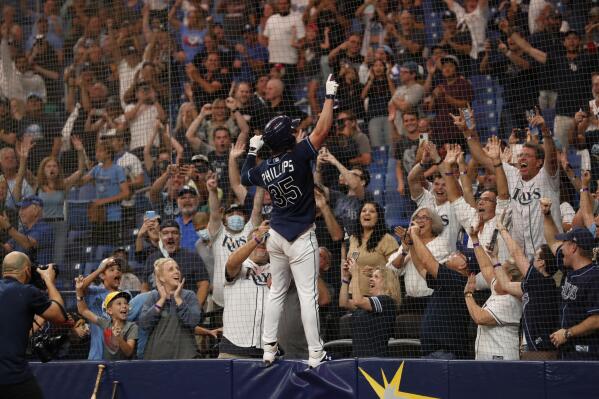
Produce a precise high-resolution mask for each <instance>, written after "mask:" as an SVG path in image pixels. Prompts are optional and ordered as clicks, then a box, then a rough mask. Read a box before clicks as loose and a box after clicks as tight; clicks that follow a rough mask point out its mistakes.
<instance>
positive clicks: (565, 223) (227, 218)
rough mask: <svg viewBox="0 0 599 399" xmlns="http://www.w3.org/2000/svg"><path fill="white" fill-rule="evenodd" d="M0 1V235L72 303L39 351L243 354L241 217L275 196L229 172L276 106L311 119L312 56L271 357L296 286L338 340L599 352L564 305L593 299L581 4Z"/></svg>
mask: <svg viewBox="0 0 599 399" xmlns="http://www.w3.org/2000/svg"><path fill="white" fill-rule="evenodd" d="M2 4H3V9H2V12H3V14H2V25H1V31H0V37H1V43H0V58H1V65H0V94H2V97H1V99H0V148H1V149H0V169H1V172H2V175H3V178H2V180H1V183H0V184H1V187H2V190H0V200H1V201H2V210H3V212H4V217H0V228H1V229H2V231H1V233H0V235H1V239H2V242H3V243H4V251H5V252H10V251H12V250H20V251H23V252H25V253H27V254H28V255H30V257H31V258H32V260H33V261H34V262H35V263H39V264H47V263H50V262H52V263H55V264H57V265H58V267H59V269H60V274H59V275H58V277H57V279H56V284H57V286H58V288H59V289H60V290H61V293H62V295H63V298H64V302H65V307H66V308H67V310H68V311H69V312H70V313H71V315H72V319H73V320H72V322H73V324H72V325H66V326H47V325H46V326H44V327H43V328H44V329H47V328H49V331H50V332H51V333H55V334H63V335H64V336H66V337H67V338H66V341H67V342H68V344H65V345H64V346H63V347H62V350H61V351H60V353H59V354H58V355H56V357H58V358H87V357H88V356H89V358H93V359H101V358H104V359H115V358H136V357H137V358H149V359H157V358H192V357H201V358H206V357H217V356H218V355H219V353H220V354H221V357H243V356H248V357H262V349H261V348H262V345H263V342H262V332H263V329H264V325H263V318H264V313H265V309H266V306H267V305H266V304H267V302H268V294H269V286H270V283H271V274H272V273H271V270H270V269H269V265H268V263H267V257H266V255H267V254H265V248H264V245H263V244H264V243H263V242H261V243H260V244H258V241H263V240H262V239H263V233H264V229H262V230H260V229H257V228H258V226H259V225H260V224H261V222H262V220H264V219H268V218H269V217H270V212H271V210H272V208H273V206H274V207H277V206H283V205H285V204H287V201H288V200H289V199H290V198H291V199H293V198H294V197H290V196H293V195H297V193H294V192H293V191H289V190H288V189H287V188H288V187H283V188H281V187H279V188H275V189H271V188H270V187H269V191H267V192H266V193H261V192H260V190H257V189H256V188H255V187H246V186H244V185H242V184H241V177H240V171H241V170H242V166H243V163H244V160H245V158H246V153H247V149H248V145H249V140H250V138H251V137H252V136H254V135H257V134H262V133H263V131H264V128H265V125H266V124H267V123H268V121H269V120H271V119H272V118H273V117H275V116H279V115H287V116H289V117H290V118H292V119H298V121H297V131H296V133H295V134H296V136H297V139H298V141H299V140H301V139H303V138H304V137H308V136H309V135H310V133H311V132H312V130H313V129H314V127H315V125H316V123H317V121H318V120H319V115H320V113H321V111H322V104H323V101H324V99H325V81H326V79H327V76H328V75H329V74H332V75H333V78H334V79H335V80H336V81H337V82H338V83H339V88H338V91H337V94H336V99H335V111H334V122H333V126H332V127H331V129H330V132H329V136H328V138H327V140H326V142H325V144H324V146H323V147H321V148H320V149H317V150H319V154H318V156H317V158H316V160H315V161H314V162H313V165H312V166H313V171H314V180H315V188H314V191H315V199H316V215H317V216H316V222H315V224H316V230H315V235H316V238H317V240H318V246H319V248H318V251H317V252H318V254H319V255H320V257H319V263H320V264H319V277H318V281H315V282H314V284H313V289H312V292H309V293H306V292H300V291H301V290H298V289H296V287H295V285H294V283H293V281H292V282H291V284H290V285H291V286H290V289H289V292H288V293H287V300H286V302H285V305H284V312H283V315H282V317H281V320H280V323H279V331H278V341H279V344H280V346H281V347H282V348H283V349H284V350H285V351H286V356H287V357H288V358H302V359H304V358H308V349H307V344H306V339H305V337H304V332H303V329H302V317H301V311H300V308H301V307H300V301H301V298H302V296H303V297H306V296H307V295H312V296H314V295H315V294H316V292H317V293H318V296H319V298H318V304H319V307H320V313H319V318H320V320H319V322H318V324H319V330H320V334H321V337H322V340H323V342H324V347H325V350H327V351H328V352H331V353H333V354H334V355H336V356H338V357H349V356H360V357H366V356H394V357H420V356H429V357H437V358H476V359H519V358H521V357H522V358H527V359H531V358H539V359H550V358H555V357H556V356H557V352H556V351H558V349H557V347H559V350H560V352H561V354H562V355H563V356H564V357H566V358H567V357H578V358H585V359H590V358H596V357H597V354H599V346H598V344H599V334H597V332H593V331H594V330H593V329H594V328H595V327H594V325H593V324H592V323H590V322H588V320H587V322H585V323H583V321H584V320H585V318H590V319H593V317H594V315H595V314H596V313H597V312H598V309H599V301H598V300H597V298H598V295H597V293H599V286H597V284H598V283H599V280H597V278H596V277H595V276H596V275H597V271H596V270H595V268H594V266H587V265H588V263H589V262H590V261H589V259H591V258H593V256H594V248H595V244H594V236H595V231H596V230H595V224H594V220H595V219H594V216H595V215H596V211H597V201H596V200H595V191H596V189H597V179H599V175H598V174H597V173H598V172H599V165H597V164H596V163H597V160H598V159H599V158H598V157H599V119H598V118H599V97H598V96H599V78H597V77H596V76H595V75H594V73H595V72H596V71H598V72H599V64H598V61H599V58H598V54H599V53H598V52H597V45H598V44H599V29H598V28H599V7H595V6H594V4H595V3H594V2H591V1H561V2H555V1H546V0H512V1H507V0H503V1H493V0H478V1H477V0H464V1H463V2H458V1H454V0H444V1H440V0H366V1H365V2H364V3H361V2H360V1H355V0H351V1H339V2H335V1H332V0H310V1H309V2H308V1H305V0H297V1H291V4H290V0H276V1H275V2H273V3H269V2H264V1H244V0H218V1H217V0H215V1H211V0H176V1H175V2H172V1H166V0H145V1H142V0H136V1H119V0H103V1H86V0H66V1H62V0H46V1H41V0H40V1H34V0H31V1H11V0H5V1H4V2H3V3H2ZM496 138H498V139H496ZM457 146H459V147H457ZM270 155H272V154H271V153H270V152H269V150H268V149H266V148H264V149H262V150H260V152H259V153H258V158H259V159H266V158H267V157H269V156H270ZM308 189H309V190H312V187H308ZM412 222H413V225H415V226H416V227H413V228H412V229H411V230H409V231H406V230H405V228H407V227H408V226H409V225H410V224H411V223H412ZM567 231H571V233H570V235H568V236H566V237H561V240H558V241H565V242H567V244H564V247H563V248H562V255H563V261H559V262H558V261H557V260H556V258H555V256H554V252H555V250H556V248H557V246H558V242H556V233H557V232H567ZM254 241H256V245H255V246H254V247H256V249H254V248H253V247H250V244H251V243H252V242H254ZM545 244H549V245H545ZM490 247H492V248H493V249H491V248H490ZM240 248H245V249H247V248H250V251H249V252H243V250H242V249H240ZM236 250H238V251H237V252H236V256H235V257H234V258H232V257H231V254H232V253H233V252H234V251H236ZM250 252H251V255H250V256H249V259H246V258H248V254H249V253H250ZM107 258H110V259H107ZM160 258H172V259H173V260H175V261H176V263H177V264H178V267H179V269H180V278H179V277H178V274H177V272H176V271H174V270H173V262H166V263H165V262H160V261H159V262H158V263H156V261H157V260H158V259H160ZM346 258H353V259H355V262H350V265H349V266H351V267H349V266H348V264H347V262H346ZM115 259H116V261H115ZM103 260H104V261H103ZM585 260H587V261H588V262H586V263H585ZM354 263H355V264H354ZM155 268H156V270H157V273H156V274H155ZM583 268H584V270H582V269H583ZM470 274H476V277H471V278H470V279H469V275H470ZM79 275H82V276H86V277H85V279H84V280H79V283H78V289H79V292H76V290H75V283H74V279H75V277H77V276H79ZM183 278H184V279H185V281H184V283H183V282H182V279H183ZM179 283H182V289H183V291H181V287H179V290H177V285H178V284H179ZM157 284H158V287H157V286H156V285H157ZM179 285H181V284H179ZM115 290H123V291H129V292H130V293H131V296H132V297H133V299H130V298H129V297H127V296H126V295H124V296H125V300H126V301H129V300H131V302H130V303H129V307H128V314H127V310H126V308H127V306H125V305H123V304H122V302H123V300H122V299H120V300H119V297H115V298H112V301H109V302H110V303H107V307H108V309H107V312H108V313H106V312H105V311H104V309H103V301H104V299H105V298H106V295H107V293H108V292H112V291H115ZM163 290H164V291H166V292H162V291H163ZM78 296H80V297H81V298H79V299H78V298H77V297H78ZM163 297H164V298H163ZM165 298H170V299H166V300H165ZM126 301H125V302H126ZM123 309H125V310H123ZM182 309H184V310H182ZM78 310H79V312H80V313H81V314H78ZM127 317H128V318H129V320H130V321H131V322H135V323H136V324H135V325H133V324H131V323H129V322H128V323H125V319H126V318H127ZM111 320H112V321H111ZM593 320H594V319H593ZM581 323H582V324H581ZM90 331H91V338H90ZM118 337H121V338H124V339H123V340H121V339H120V338H118ZM136 337H137V340H136V342H137V344H136V348H135V351H133V352H130V351H129V349H127V348H128V347H127V346H123V345H124V344H123V342H124V343H125V344H127V343H131V342H132V341H135V339H134V338H136ZM119 345H120V346H119ZM131 353H133V354H131ZM135 353H137V356H136V355H135Z"/></svg>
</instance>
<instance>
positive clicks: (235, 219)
mask: <svg viewBox="0 0 599 399" xmlns="http://www.w3.org/2000/svg"><path fill="white" fill-rule="evenodd" d="M244 225H245V220H244V219H243V216H239V215H231V216H228V217H227V227H228V228H230V229H231V230H233V231H241V230H242V229H243V226H244Z"/></svg>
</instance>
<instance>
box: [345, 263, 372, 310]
mask: <svg viewBox="0 0 599 399" xmlns="http://www.w3.org/2000/svg"><path fill="white" fill-rule="evenodd" d="M347 264H348V266H349V270H350V271H351V276H352V279H351V282H350V286H351V292H352V299H350V300H349V304H350V309H356V308H359V309H363V310H366V311H367V312H371V311H372V304H371V303H370V299H368V297H365V296H363V295H362V291H361V290H360V279H361V278H364V276H362V275H361V274H362V272H361V271H360V269H359V268H358V265H357V264H356V261H355V260H354V259H353V258H351V257H349V258H347Z"/></svg>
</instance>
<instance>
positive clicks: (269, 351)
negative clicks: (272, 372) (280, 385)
mask: <svg viewBox="0 0 599 399" xmlns="http://www.w3.org/2000/svg"><path fill="white" fill-rule="evenodd" d="M278 354H279V345H278V344H277V343H275V344H274V345H269V344H265V345H264V354H263V355H262V361H263V362H264V366H266V367H269V366H270V365H271V364H273V363H274V361H275V360H277V357H278Z"/></svg>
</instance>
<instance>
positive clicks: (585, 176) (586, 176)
mask: <svg viewBox="0 0 599 399" xmlns="http://www.w3.org/2000/svg"><path fill="white" fill-rule="evenodd" d="M581 180H582V188H581V189H580V210H579V212H580V214H581V215H582V220H583V223H584V225H585V227H587V228H589V227H591V226H592V225H593V223H595V218H594V217H593V197H592V196H591V193H590V192H589V184H590V182H591V172H590V171H588V170H585V171H584V172H582V179H581Z"/></svg>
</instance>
